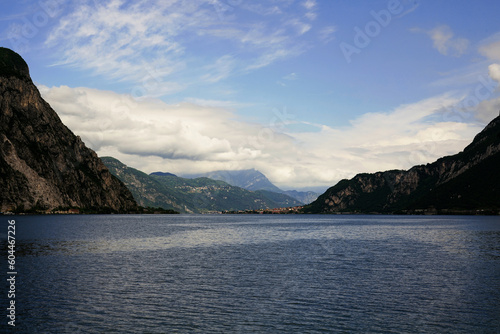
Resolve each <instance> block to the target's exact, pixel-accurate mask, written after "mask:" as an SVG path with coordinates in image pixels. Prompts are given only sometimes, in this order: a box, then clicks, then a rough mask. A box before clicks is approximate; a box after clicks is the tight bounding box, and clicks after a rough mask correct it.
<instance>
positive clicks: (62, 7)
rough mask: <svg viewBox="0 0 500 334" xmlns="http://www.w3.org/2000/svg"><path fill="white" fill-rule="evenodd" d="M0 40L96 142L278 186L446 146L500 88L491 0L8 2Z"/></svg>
mask: <svg viewBox="0 0 500 334" xmlns="http://www.w3.org/2000/svg"><path fill="white" fill-rule="evenodd" d="M0 10H1V11H0V13H2V14H1V17H0V31H1V34H0V36H1V37H0V45H2V46H4V47H8V48H11V49H13V50H15V51H16V52H18V53H20V54H21V55H22V56H23V57H24V59H25V60H26V61H27V62H28V64H29V65H30V71H31V76H32V78H33V80H34V81H35V83H36V84H37V85H38V87H39V89H40V91H41V93H42V95H43V96H44V98H45V99H46V100H47V101H48V102H49V103H50V104H51V105H52V107H53V108H54V109H55V110H56V112H58V114H59V115H60V117H61V119H62V120H63V122H64V123H65V124H67V125H68V127H69V128H70V129H72V130H73V131H74V132H75V133H76V134H78V135H80V136H81V137H82V138H83V139H84V141H85V142H86V143H87V145H88V146H90V147H91V148H93V149H94V150H96V151H97V153H98V154H99V155H101V156H103V155H112V156H114V157H116V158H118V159H120V160H122V161H123V162H125V163H127V164H128V165H130V166H132V167H136V168H138V169H141V170H144V171H146V172H153V171H158V170H161V171H169V172H173V173H177V174H183V173H194V172H204V171H211V170H216V169H246V168H256V169H259V170H261V171H262V172H263V173H264V174H266V175H267V176H268V177H269V178H270V179H271V180H272V181H273V182H275V183H276V184H277V185H278V186H281V187H283V188H285V189H290V188H307V187H315V186H318V187H327V186H331V185H333V184H335V183H336V182H337V181H339V180H340V179H342V178H348V177H352V176H354V175H355V174H356V173H359V172H374V171H377V170H386V169H394V168H398V169H405V168H409V167H411V166H412V165H415V164H421V163H427V162H431V161H434V160H435V159H436V158H438V157H440V156H442V155H446V154H453V153H457V152H458V151H460V150H461V149H463V147H465V146H466V144H467V143H468V142H470V140H472V138H473V136H474V135H475V134H476V133H477V132H478V131H480V130H481V129H482V127H484V125H485V124H487V122H489V121H490V120H491V119H493V117H495V116H496V115H498V110H499V109H500V99H499V90H498V87H497V85H498V79H499V76H500V75H499V74H500V73H499V72H500V67H499V65H496V64H498V63H500V25H499V24H498V13H499V12H500V3H499V2H498V1H494V0H483V1H475V2H472V1H458V0H457V1H430V0H399V1H398V0H390V1H330V0H328V1H327V0H297V1H294V0H268V1H249V0H203V1H202V0H192V1H181V0H179V1H176V0H170V1H160V0H157V1H125V0H108V1H94V0H88V1H63V0H41V1H27V0H26V1H18V2H16V3H15V4H13V2H11V3H9V4H7V3H6V2H3V3H2V4H0Z"/></svg>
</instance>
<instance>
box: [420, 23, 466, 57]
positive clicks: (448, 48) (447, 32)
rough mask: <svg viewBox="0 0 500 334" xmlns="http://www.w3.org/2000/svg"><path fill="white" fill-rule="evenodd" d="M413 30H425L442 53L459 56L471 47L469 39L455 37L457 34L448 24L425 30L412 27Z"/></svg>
mask: <svg viewBox="0 0 500 334" xmlns="http://www.w3.org/2000/svg"><path fill="white" fill-rule="evenodd" d="M412 31H413V32H425V33H427V35H428V36H429V37H430V38H431V39H432V41H433V46H434V48H436V49H437V50H438V51H439V53H441V54H442V55H445V56H448V55H451V56H454V57H459V56H461V55H462V54H464V53H465V51H466V50H467V48H468V47H469V40H467V39H466V38H461V37H454V36H455V34H454V33H453V31H452V30H451V28H450V27H449V26H447V25H441V26H437V27H436V28H434V29H432V30H428V31H424V30H422V29H419V28H415V29H412Z"/></svg>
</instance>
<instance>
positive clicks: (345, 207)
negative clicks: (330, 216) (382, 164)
mask: <svg viewBox="0 0 500 334" xmlns="http://www.w3.org/2000/svg"><path fill="white" fill-rule="evenodd" d="M499 170H500V117H497V118H495V119H494V120H493V121H491V122H490V124H488V126H486V128H485V129H484V130H483V131H481V132H480V133H479V134H478V135H477V136H476V137H475V138H474V140H473V141H472V143H471V144H470V145H468V146H467V147H466V148H465V149H464V150H463V151H462V152H460V153H458V154H455V155H452V156H447V157H443V158H441V159H438V160H437V161H435V162H433V163H430V164H427V165H420V166H415V167H413V168H411V169H410V170H407V171H404V170H390V171H386V172H378V173H373V174H358V175H356V176H355V177H354V178H352V179H350V180H342V181H340V182H339V183H337V184H336V185H335V186H333V187H331V188H330V189H328V190H327V191H326V192H325V193H324V194H323V195H321V196H320V197H318V199H317V200H316V201H314V202H313V203H311V204H310V205H308V206H306V207H305V208H304V212H306V213H340V212H349V213H356V212H359V213H410V214H421V213H428V214H434V213H438V214H500V173H499Z"/></svg>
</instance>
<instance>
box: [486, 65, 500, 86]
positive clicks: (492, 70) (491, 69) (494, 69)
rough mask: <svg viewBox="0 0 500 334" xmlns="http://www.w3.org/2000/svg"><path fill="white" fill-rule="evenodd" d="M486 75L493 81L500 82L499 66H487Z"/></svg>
mask: <svg viewBox="0 0 500 334" xmlns="http://www.w3.org/2000/svg"><path fill="white" fill-rule="evenodd" d="M488 74H489V75H490V77H491V78H492V79H493V80H495V81H498V82H500V65H499V64H491V65H490V66H488Z"/></svg>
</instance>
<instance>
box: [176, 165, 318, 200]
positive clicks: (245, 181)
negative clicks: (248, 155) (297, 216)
mask: <svg viewBox="0 0 500 334" xmlns="http://www.w3.org/2000/svg"><path fill="white" fill-rule="evenodd" d="M183 176H184V177H186V178H196V177H208V178H210V179H213V180H220V181H224V182H227V183H229V184H230V185H233V186H236V187H241V188H244V189H247V190H250V191H257V190H265V191H271V192H275V193H279V194H285V195H287V196H290V197H293V198H295V199H296V200H298V201H300V202H302V203H304V204H309V203H311V202H312V201H314V200H315V199H316V198H318V196H319V194H318V193H315V192H313V191H297V190H287V191H285V190H281V189H280V188H278V187H277V186H275V185H274V184H272V183H271V181H269V179H268V178H267V177H266V176H265V175H264V174H262V173H261V172H259V171H258V170H255V169H244V170H218V171H213V172H208V173H202V174H188V175H183Z"/></svg>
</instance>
